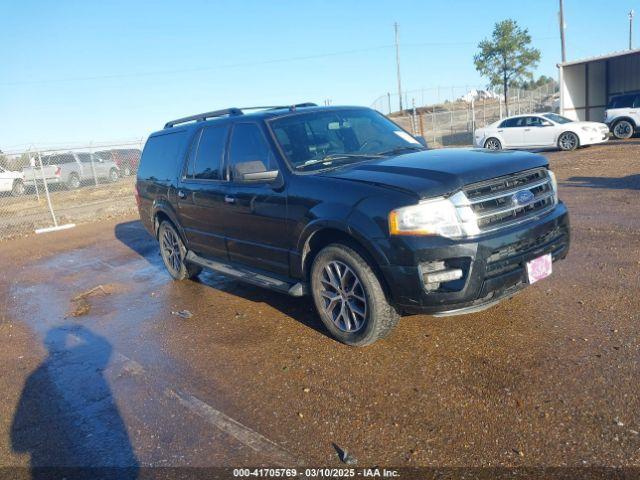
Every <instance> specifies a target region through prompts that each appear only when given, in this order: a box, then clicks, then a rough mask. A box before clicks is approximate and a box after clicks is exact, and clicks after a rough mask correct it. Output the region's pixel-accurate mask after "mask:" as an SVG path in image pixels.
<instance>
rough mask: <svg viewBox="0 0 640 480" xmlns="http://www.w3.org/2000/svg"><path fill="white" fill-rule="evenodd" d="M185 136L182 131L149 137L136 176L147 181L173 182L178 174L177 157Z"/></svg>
mask: <svg viewBox="0 0 640 480" xmlns="http://www.w3.org/2000/svg"><path fill="white" fill-rule="evenodd" d="M185 135H186V132H185V131H184V130H183V131H179V132H172V133H166V134H163V135H155V136H153V137H149V140H147V143H146V145H145V146H144V151H143V152H142V159H141V161H140V169H139V170H138V176H139V177H140V178H143V179H149V180H160V181H170V180H173V179H174V178H175V177H176V176H177V173H178V155H179V154H180V152H181V150H182V145H183V142H184V137H185Z"/></svg>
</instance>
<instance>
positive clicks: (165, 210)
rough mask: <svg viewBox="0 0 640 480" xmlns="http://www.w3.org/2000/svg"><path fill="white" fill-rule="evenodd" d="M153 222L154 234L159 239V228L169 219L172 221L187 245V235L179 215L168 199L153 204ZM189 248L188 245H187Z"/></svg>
mask: <svg viewBox="0 0 640 480" xmlns="http://www.w3.org/2000/svg"><path fill="white" fill-rule="evenodd" d="M152 212H153V213H152V216H151V219H152V222H153V235H154V237H155V238H156V239H157V238H158V230H159V229H160V224H161V223H162V222H163V221H165V220H167V221H169V222H171V224H172V225H173V226H174V227H175V228H176V230H177V232H178V235H180V237H181V240H182V241H183V242H184V244H185V246H187V242H186V236H185V234H184V230H183V229H182V227H181V226H180V222H178V217H177V215H176V213H175V211H174V209H173V207H171V205H170V204H169V203H168V202H166V201H162V200H160V201H157V202H155V203H154V205H153V210H152ZM187 248H188V247H187Z"/></svg>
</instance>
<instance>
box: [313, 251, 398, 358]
mask: <svg viewBox="0 0 640 480" xmlns="http://www.w3.org/2000/svg"><path fill="white" fill-rule="evenodd" d="M311 291H312V295H313V300H314V303H315V305H316V309H317V311H318V314H319V315H320V319H321V320H322V323H324V325H325V327H327V330H329V332H330V333H331V335H332V336H333V337H334V338H335V339H337V340H338V341H340V342H342V343H346V344H347V345H352V346H357V347H363V346H365V345H371V344H372V343H374V342H375V341H377V340H379V339H381V338H384V337H386V336H387V335H388V334H389V333H390V332H391V330H392V329H393V328H394V327H395V326H396V325H397V323H398V320H399V319H400V316H399V315H398V312H397V311H396V310H395V308H394V307H393V306H391V305H390V304H389V302H388V301H387V297H386V295H385V292H384V290H383V288H382V284H381V282H380V280H379V279H378V276H377V275H376V273H375V272H374V270H373V269H372V268H371V266H370V265H369V263H368V262H367V261H366V260H365V259H364V257H363V256H362V255H360V254H359V253H358V252H357V251H356V250H354V249H353V248H350V247H348V246H346V245H343V244H339V243H334V244H331V245H329V246H327V247H325V248H323V249H322V250H321V251H320V252H319V253H318V255H317V256H316V258H315V259H314V261H313V265H312V267H311Z"/></svg>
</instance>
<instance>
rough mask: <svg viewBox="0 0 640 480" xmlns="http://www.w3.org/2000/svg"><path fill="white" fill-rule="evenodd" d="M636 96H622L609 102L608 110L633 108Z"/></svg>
mask: <svg viewBox="0 0 640 480" xmlns="http://www.w3.org/2000/svg"><path fill="white" fill-rule="evenodd" d="M635 97H636V96H635V95H620V96H618V97H613V98H612V99H611V100H609V105H608V106H607V108H631V107H632V106H633V100H634V99H635Z"/></svg>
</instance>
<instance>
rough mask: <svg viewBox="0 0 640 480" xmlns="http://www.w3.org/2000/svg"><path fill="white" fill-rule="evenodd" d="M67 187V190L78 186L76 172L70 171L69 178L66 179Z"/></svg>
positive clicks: (78, 180) (78, 178) (78, 179)
mask: <svg viewBox="0 0 640 480" xmlns="http://www.w3.org/2000/svg"><path fill="white" fill-rule="evenodd" d="M67 188H68V189H69V190H76V189H78V188H80V177H79V176H78V174H77V173H72V174H71V175H69V179H68V180H67Z"/></svg>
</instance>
